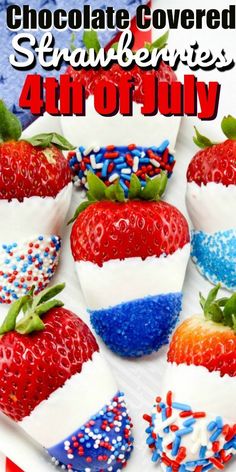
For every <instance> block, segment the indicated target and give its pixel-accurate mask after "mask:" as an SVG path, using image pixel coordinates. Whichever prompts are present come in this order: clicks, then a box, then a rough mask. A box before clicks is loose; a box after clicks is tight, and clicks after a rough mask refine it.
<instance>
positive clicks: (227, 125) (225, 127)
mask: <svg viewBox="0 0 236 472" xmlns="http://www.w3.org/2000/svg"><path fill="white" fill-rule="evenodd" d="M221 129H222V131H223V133H224V135H225V136H226V137H227V138H228V139H236V118H234V117H233V116H231V115H228V116H225V117H224V118H223V120H222V122H221Z"/></svg>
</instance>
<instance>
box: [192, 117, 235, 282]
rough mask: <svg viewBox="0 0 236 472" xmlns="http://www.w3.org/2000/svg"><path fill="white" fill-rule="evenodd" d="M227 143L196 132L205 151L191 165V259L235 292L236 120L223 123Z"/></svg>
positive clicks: (203, 272)
mask: <svg viewBox="0 0 236 472" xmlns="http://www.w3.org/2000/svg"><path fill="white" fill-rule="evenodd" d="M222 130H223V132H224V134H225V135H226V137H227V139H226V141H224V142H222V143H212V142H211V141H210V140H209V139H208V138H206V137H204V136H201V135H200V134H199V133H198V131H197V130H196V138H195V139H194V140H195V143H196V144H197V145H199V146H200V147H202V148H203V149H202V150H201V151H199V152H198V153H197V154H196V155H195V156H194V157H193V159H192V161H191V162H190V164H189V167H188V171H187V181H188V185H187V194H186V203H187V208H188V212H189V216H190V218H191V220H192V223H193V227H194V231H193V233H192V258H193V261H194V262H195V263H196V265H197V267H198V269H199V270H200V272H201V273H202V274H203V275H204V276H205V277H207V278H208V279H209V280H210V281H211V282H212V283H214V284H217V283H218V282H220V283H222V285H223V286H224V287H226V288H227V289H229V290H235V289H236V119H235V118H233V117H232V116H228V117H226V118H224V119H223V121H222Z"/></svg>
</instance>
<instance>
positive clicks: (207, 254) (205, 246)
mask: <svg viewBox="0 0 236 472" xmlns="http://www.w3.org/2000/svg"><path fill="white" fill-rule="evenodd" d="M191 256H192V258H193V261H194V262H195V263H196V265H197V267H198V269H199V270H200V272H201V273H202V274H203V275H204V276H205V277H206V278H207V279H209V280H210V281H211V282H212V283H213V284H217V283H218V282H220V283H221V284H222V285H223V286H224V287H226V288H227V289H228V290H232V291H233V290H236V229H229V230H227V231H218V232H216V233H213V234H208V233H205V232H203V231H195V230H194V231H192V239H191Z"/></svg>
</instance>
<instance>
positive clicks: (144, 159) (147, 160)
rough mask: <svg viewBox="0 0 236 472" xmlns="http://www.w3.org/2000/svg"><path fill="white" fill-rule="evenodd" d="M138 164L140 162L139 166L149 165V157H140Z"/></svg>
mask: <svg viewBox="0 0 236 472" xmlns="http://www.w3.org/2000/svg"><path fill="white" fill-rule="evenodd" d="M139 162H140V164H149V162H150V159H149V157H141V158H140V160H139Z"/></svg>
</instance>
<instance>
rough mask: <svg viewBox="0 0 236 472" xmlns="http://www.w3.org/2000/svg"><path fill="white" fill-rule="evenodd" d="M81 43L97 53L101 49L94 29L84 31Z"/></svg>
mask: <svg viewBox="0 0 236 472" xmlns="http://www.w3.org/2000/svg"><path fill="white" fill-rule="evenodd" d="M83 43H84V45H85V47H86V49H87V50H89V49H94V51H95V52H96V53H98V52H99V51H100V49H101V46H100V43H99V39H98V34H97V33H96V31H93V30H90V31H85V32H84V35H83Z"/></svg>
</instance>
